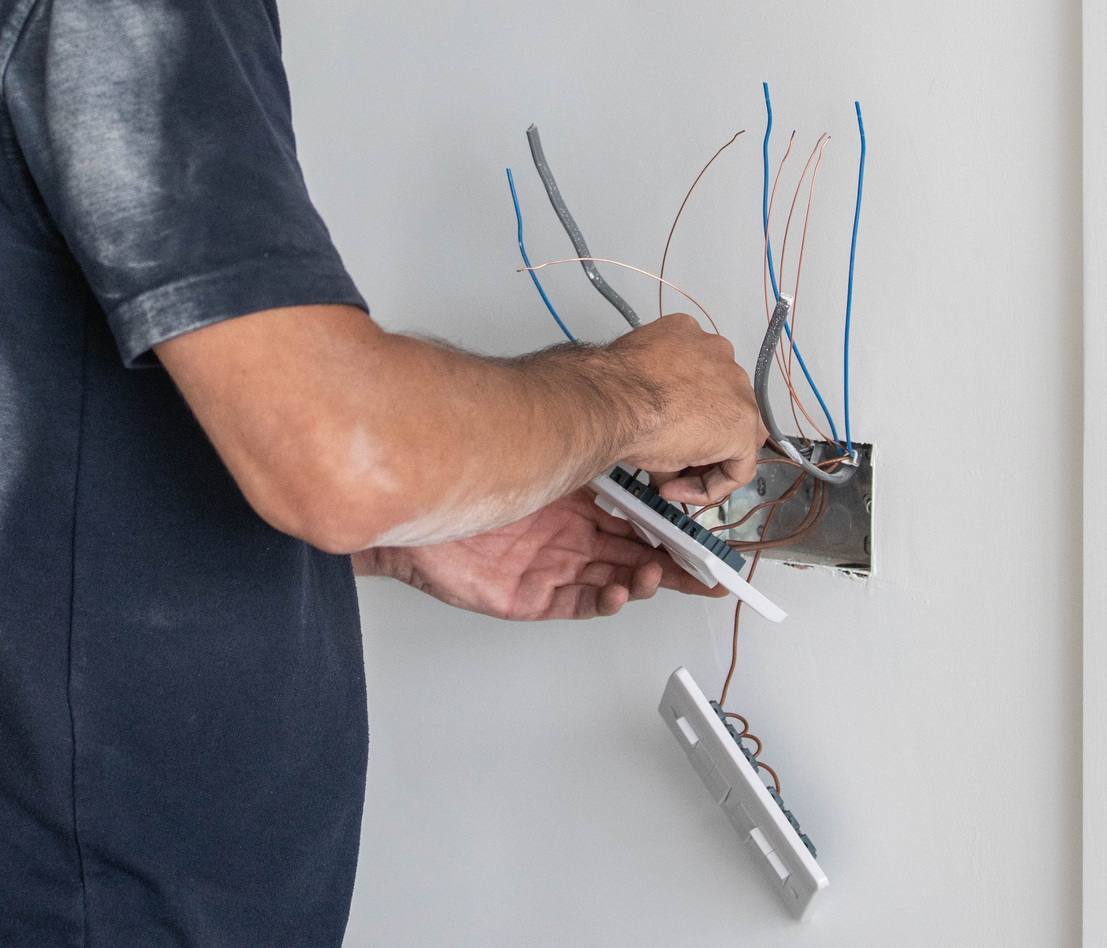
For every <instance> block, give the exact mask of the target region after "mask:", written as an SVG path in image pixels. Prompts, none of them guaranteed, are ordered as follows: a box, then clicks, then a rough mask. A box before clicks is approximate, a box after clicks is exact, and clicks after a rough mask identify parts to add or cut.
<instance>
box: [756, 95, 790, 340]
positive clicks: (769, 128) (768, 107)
mask: <svg viewBox="0 0 1107 948" xmlns="http://www.w3.org/2000/svg"><path fill="white" fill-rule="evenodd" d="M761 85H762V87H763V88H764V89H765V113H766V115H767V116H768V121H767V122H766V123H765V141H764V142H763V143H762V145H761V157H762V158H763V159H764V163H765V185H764V187H763V188H762V189H761V222H762V224H763V225H764V228H765V253H766V254H767V255H768V257H769V279H770V280H771V281H772V284H773V298H774V299H780V290H778V289H777V286H776V272H775V271H774V270H773V248H772V245H771V244H770V243H769V136H770V135H771V134H772V133H773V103H772V102H771V101H770V99H769V84H768V83H767V82H763V83H761ZM788 338H789V339H790V338H791V333H789V334H788Z"/></svg>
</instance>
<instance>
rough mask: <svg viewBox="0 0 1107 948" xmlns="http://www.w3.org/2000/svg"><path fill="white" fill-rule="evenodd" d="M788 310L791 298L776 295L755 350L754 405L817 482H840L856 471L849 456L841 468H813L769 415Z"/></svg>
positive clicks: (786, 450)
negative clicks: (775, 361) (774, 370)
mask: <svg viewBox="0 0 1107 948" xmlns="http://www.w3.org/2000/svg"><path fill="white" fill-rule="evenodd" d="M791 312H792V300H791V299H790V298H789V297H787V296H782V297H780V299H778V300H777V301H776V308H775V309H774V310H773V318H772V319H770V320H769V328H768V329H767V330H766V332H765V340H764V342H762V343H761V351H760V352H759V353H757V366H756V368H755V369H754V373H753V394H754V395H755V396H756V397H757V407H758V409H760V411H761V420H762V421H763V422H765V427H766V428H768V429H769V435H770V436H771V437H772V438H773V440H774V441H776V443H777V444H778V445H780V449H781V450H782V451H783V452H784V453H785V454H786V455H787V456H788V457H789V459H790V460H792V461H795V462H796V464H798V465H799V466H800V467H802V468H803V469H804V470H805V471H806V472H807V473H808V474H810V475H811V476H812V477H817V478H818V479H819V480H820V481H826V482H827V483H828V484H844V483H845V482H846V481H848V480H849V479H850V478H851V477H853V475H854V472H855V471H856V470H857V467H856V465H855V464H854V463H853V461H852V459H849V458H845V459H843V463H842V465H841V467H839V468H838V470H837V471H834V472H833V473H831V472H828V471H824V470H823V469H822V468H820V467H816V466H815V465H814V464H812V463H811V462H810V461H809V460H808V459H807V458H805V457H804V456H803V455H802V454H801V453H800V452H799V449H798V448H797V447H796V446H795V445H794V444H792V442H791V440H789V439H788V438H786V437H785V436H784V435H783V434H782V433H781V430H780V428H778V427H777V423H776V419H775V418H774V417H773V409H772V406H771V405H770V404H769V373H770V372H771V370H772V367H773V355H774V353H775V352H776V347H777V345H778V344H779V343H780V334H781V333H782V332H783V331H784V324H785V323H786V322H787V321H788V316H789V315H790V314H791Z"/></svg>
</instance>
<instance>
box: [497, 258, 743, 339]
mask: <svg viewBox="0 0 1107 948" xmlns="http://www.w3.org/2000/svg"><path fill="white" fill-rule="evenodd" d="M581 260H594V261H595V262H597V263H610V264H611V265H612V266H614V267H625V268H626V269H627V270H633V271H634V272H635V273H641V274H642V275H643V276H648V277H649V278H650V279H651V280H657V281H658V282H659V283H664V284H665V285H666V286H667V287H669V289H672V290H676V291H677V292H678V293H679V294H680V295H681V296H683V297H684V298H685V299H686V300H688V302H689V303H691V304H692V305H693V306H695V307H696V309H698V310H699V311H700V312H701V313H703V315H704V316H706V317H707V321H708V322H709V323H711V328H712V329H714V330H715V333H716V334H717V335H720V336H721V335H722V333H720V332H719V327H718V326H716V325H715V320H713V319H712V318H711V314H710V313H708V312H707V310H706V309H704V308H703V307H702V306H700V304H699V303H697V302H696V301H695V300H694V299H692V297H691V296H689V295H688V294H687V293H685V292H684V290H682V289H681V288H680V287H679V286H677V285H676V284H675V283H670V282H669V281H668V280H662V279H661V277H659V276H657V275H656V274H653V273H650V272H649V271H648V270H642V269H640V268H638V267H632V266H631V265H630V264H629V263H620V262H619V261H618V260H608V259H607V258H606V257H566V258H565V259H564V260H547V261H546V262H545V263H540V264H538V266H536V267H520V268H519V269H518V270H517V271H516V272H517V273H522V272H523V271H524V270H541V269H542V268H543V267H553V266H557V264H559V263H579V262H580V261H581Z"/></svg>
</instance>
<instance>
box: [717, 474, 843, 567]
mask: <svg viewBox="0 0 1107 948" xmlns="http://www.w3.org/2000/svg"><path fill="white" fill-rule="evenodd" d="M827 494H828V491H827V489H826V484H824V483H823V482H822V481H815V486H814V490H813V492H812V497H811V506H810V507H809V508H808V511H807V515H806V516H805V517H804V519H803V520H802V521H801V523H800V524H799V526H798V527H796V529H795V530H793V531H792V532H791V533H789V534H787V535H786V536H782V537H778V538H777V539H775V540H765V539H764V535H765V534H764V531H763V532H762V534H761V535H762V539H761V540H751V541H742V540H728V541H727V546H729V547H730V548H731V549H732V550H740V551H741V552H750V551H757V552H760V551H761V550H774V549H778V548H779V547H782V546H788V545H790V544H792V543H795V542H796V541H797V540H803V539H805V538H806V537H808V536H810V535H811V534H812V533H814V532H815V529H816V528H817V527H818V526H819V523H820V521H821V520H822V518H823V514H825V513H826V498H827ZM778 509H779V508H777V507H774V508H773V511H776V510H778ZM767 524H768V520H767V519H766V525H767Z"/></svg>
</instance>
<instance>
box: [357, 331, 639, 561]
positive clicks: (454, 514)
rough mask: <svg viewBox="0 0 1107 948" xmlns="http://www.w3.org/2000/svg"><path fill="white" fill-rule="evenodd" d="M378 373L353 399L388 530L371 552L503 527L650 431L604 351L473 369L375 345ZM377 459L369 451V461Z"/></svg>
mask: <svg viewBox="0 0 1107 948" xmlns="http://www.w3.org/2000/svg"><path fill="white" fill-rule="evenodd" d="M381 351H382V367H383V366H384V365H385V364H388V365H389V369H388V371H386V372H382V374H381V377H380V378H379V379H378V380H377V381H376V382H374V383H371V384H369V385H368V386H367V387H366V390H365V391H364V393H363V397H364V399H365V401H364V406H363V411H364V414H365V416H366V417H367V418H371V419H373V421H372V423H371V427H372V429H373V430H375V431H377V432H380V434H379V435H378V437H379V438H380V442H381V447H383V449H384V452H385V453H387V454H388V457H389V460H388V462H387V464H386V465H385V466H384V467H385V470H386V471H387V475H386V477H385V478H382V477H381V476H380V475H381V473H383V472H382V471H380V470H379V469H378V471H377V472H376V473H371V472H370V471H368V470H364V471H361V472H359V473H358V474H356V475H355V477H356V479H357V480H359V481H363V482H367V481H374V482H376V483H378V485H379V487H378V489H380V490H382V491H384V492H385V493H386V494H387V495H388V500H389V508H390V509H391V510H392V511H393V518H392V519H393V520H394V521H395V522H394V523H390V524H388V525H387V526H386V527H385V529H384V530H383V531H381V532H380V533H379V534H377V535H376V536H375V537H373V540H372V542H373V543H374V544H377V545H385V544H387V545H408V544H417V543H431V542H438V541H441V540H446V539H454V538H456V537H460V536H467V535H471V534H474V533H478V532H482V531H484V530H487V529H490V528H492V527H495V526H500V525H502V524H505V523H511V522H513V521H515V520H518V519H519V518H520V517H522V516H524V515H525V514H527V513H530V512H532V511H534V510H537V509H538V508H539V507H542V506H544V505H545V504H547V503H549V502H550V501H552V500H555V499H556V498H558V497H560V496H562V495H564V494H566V493H568V492H569V491H571V490H573V489H575V488H576V487H579V486H580V485H581V484H584V483H585V482H587V481H588V480H590V479H591V478H592V477H594V476H595V475H596V474H597V473H598V472H599V471H601V470H603V468H605V467H606V466H608V465H609V464H611V463H612V462H614V461H616V460H618V459H619V458H620V457H622V456H623V455H624V454H625V453H626V452H627V451H628V450H629V449H630V447H631V445H633V444H634V443H635V442H636V441H637V440H638V439H639V438H640V436H641V435H642V433H643V432H644V431H646V430H648V429H649V428H650V427H652V426H653V425H655V424H657V420H658V418H659V416H660V412H659V410H658V407H657V406H656V404H655V402H656V399H654V398H652V397H651V392H650V390H649V386H648V385H645V384H643V383H642V382H641V380H639V379H637V378H635V373H634V369H633V366H631V365H630V364H628V360H626V359H623V358H621V357H620V354H619V353H617V352H614V351H611V350H608V349H598V348H591V347H584V346H568V345H566V346H558V347H556V348H554V349H548V350H545V351H542V352H539V353H534V354H531V355H528V356H525V357H522V358H519V359H484V358H480V357H478V356H474V355H471V354H468V353H461V352H456V351H453V350H451V349H448V348H443V347H439V346H436V345H434V344H431V343H427V342H425V341H422V340H418V339H411V338H408V337H405V336H387V337H386V338H385V339H384V340H382V343H381ZM375 453H376V454H377V456H378V457H380V452H375Z"/></svg>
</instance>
